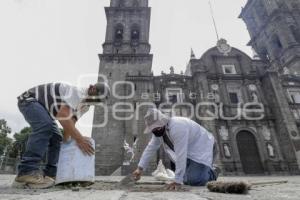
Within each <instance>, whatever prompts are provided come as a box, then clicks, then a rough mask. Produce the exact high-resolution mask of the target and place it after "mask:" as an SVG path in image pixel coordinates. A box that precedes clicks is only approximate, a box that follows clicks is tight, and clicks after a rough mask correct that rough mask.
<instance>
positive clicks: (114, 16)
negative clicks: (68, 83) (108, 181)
mask: <svg viewBox="0 0 300 200" xmlns="http://www.w3.org/2000/svg"><path fill="white" fill-rule="evenodd" d="M105 13H106V18H107V26H106V38H105V42H104V44H103V53H102V54H100V55H99V58H100V67H99V75H105V76H106V77H107V79H108V82H109V85H110V86H111V88H112V90H113V91H112V96H111V98H110V99H109V101H108V105H107V109H108V110H107V115H104V113H105V111H104V109H103V108H101V107H96V108H95V113H94V127H93V131H92V137H93V138H94V139H95V141H96V174H97V175H110V174H111V173H113V172H114V171H115V170H116V169H118V168H119V167H120V166H121V165H122V162H123V151H124V148H123V143H124V136H125V134H126V133H125V132H126V129H125V126H126V124H125V121H124V120H119V119H116V118H115V116H114V109H113V108H114V105H115V104H116V103H119V102H124V101H125V98H124V99H122V96H124V87H126V84H125V85H124V86H122V84H120V81H125V80H126V76H127V75H142V76H143V75H144V76H149V75H151V67H152V57H153V56H152V54H150V44H149V29H150V15H151V9H150V8H149V7H148V0H111V2H110V7H106V8H105ZM116 82H119V84H118V87H114V85H115V84H116ZM114 94H117V95H118V97H116V95H114ZM120 96H121V97H120ZM120 115H122V114H120ZM105 120H106V121H107V123H105V126H101V127H100V126H98V125H99V124H102V123H103V122H104V121H105Z"/></svg>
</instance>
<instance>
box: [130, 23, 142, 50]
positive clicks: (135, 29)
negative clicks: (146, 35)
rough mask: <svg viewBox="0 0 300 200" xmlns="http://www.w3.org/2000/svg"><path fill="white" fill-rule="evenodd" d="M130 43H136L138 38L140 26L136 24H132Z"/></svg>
mask: <svg viewBox="0 0 300 200" xmlns="http://www.w3.org/2000/svg"><path fill="white" fill-rule="evenodd" d="M130 38H131V44H132V45H138V43H139V40H140V28H139V26H138V25H134V26H132V28H131V37H130Z"/></svg>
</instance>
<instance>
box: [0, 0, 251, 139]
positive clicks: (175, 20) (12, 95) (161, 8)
mask: <svg viewBox="0 0 300 200" xmlns="http://www.w3.org/2000/svg"><path fill="white" fill-rule="evenodd" d="M246 1H247V0H226V1H224V0H211V3H212V5H213V9H214V14H215V18H216V22H217V26H218V31H219V35H220V37H222V38H225V39H227V41H228V42H229V44H230V45H231V46H234V47H237V48H239V49H241V50H243V51H245V52H246V53H247V54H249V55H250V56H252V52H251V49H250V48H249V47H247V46H246V44H247V42H248V41H249V35H248V33H247V29H246V26H245V25H244V23H243V22H242V20H241V19H238V15H239V13H240V11H241V7H243V6H244V5H245V4H246ZM109 2H110V1H109V0H1V1H0V24H1V31H0V56H1V57H0V69H1V71H0V73H1V78H0V91H1V95H0V118H5V119H6V120H7V121H8V125H9V126H10V127H11V128H12V129H13V132H17V131H19V130H20V129H21V128H23V127H24V126H27V123H26V122H25V120H24V119H23V116H22V115H21V114H20V113H19V111H18V108H17V106H16V104H17V100H16V96H18V95H19V94H21V93H22V92H23V91H25V90H26V89H28V88H30V87H32V86H35V85H38V84H42V83H47V82H54V81H64V82H69V83H71V84H78V78H79V77H80V75H83V74H95V73H97V72H98V66H99V59H98V54H99V53H101V52H102V47H101V45H102V43H103V42H104V38H105V27H106V19H105V13H104V9H103V8H104V7H105V6H108V5H109ZM149 2H150V6H151V7H152V17H151V32H150V43H151V45H152V50H151V51H152V53H153V54H154V60H153V71H154V73H155V74H159V73H160V71H161V70H164V71H166V72H168V71H169V67H170V66H174V67H175V72H177V73H179V72H180V71H181V70H184V69H185V66H186V64H187V62H188V60H189V56H190V49H191V48H193V49H194V52H195V54H196V56H197V57H201V55H202V54H203V53H204V52H205V51H206V50H208V49H209V48H211V47H213V46H215V45H216V42H217V39H216V35H215V31H214V28H213V23H212V19H211V15H210V9H209V4H208V0H149ZM95 80H96V78H90V79H89V80H88V81H90V82H94V81H95ZM86 82H87V80H85V83H86ZM92 111H93V110H91V111H90V112H89V113H88V114H87V115H86V116H85V117H84V118H83V119H82V120H81V122H82V123H81V124H85V126H80V125H79V126H78V128H79V129H80V130H81V131H82V133H83V134H84V135H90V132H91V128H90V126H91V124H92V116H93V112H92Z"/></svg>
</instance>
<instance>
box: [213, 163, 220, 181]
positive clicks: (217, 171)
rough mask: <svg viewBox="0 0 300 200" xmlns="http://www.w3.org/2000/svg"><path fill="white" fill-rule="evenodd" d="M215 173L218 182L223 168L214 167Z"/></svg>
mask: <svg viewBox="0 0 300 200" xmlns="http://www.w3.org/2000/svg"><path fill="white" fill-rule="evenodd" d="M213 173H214V175H215V177H216V180H217V179H218V177H219V175H220V173H221V168H220V167H218V166H213Z"/></svg>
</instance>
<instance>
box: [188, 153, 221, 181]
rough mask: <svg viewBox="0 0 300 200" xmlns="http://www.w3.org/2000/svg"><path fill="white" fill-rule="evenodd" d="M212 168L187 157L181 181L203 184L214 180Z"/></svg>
mask: <svg viewBox="0 0 300 200" xmlns="http://www.w3.org/2000/svg"><path fill="white" fill-rule="evenodd" d="M216 179H217V177H216V176H215V174H214V172H213V170H212V169H211V168H210V167H208V166H206V165H204V164H201V163H197V162H195V161H193V160H190V159H187V163H186V170H185V175H184V178H183V182H184V184H185V185H191V186H204V185H206V183H207V182H209V181H214V180H216Z"/></svg>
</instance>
